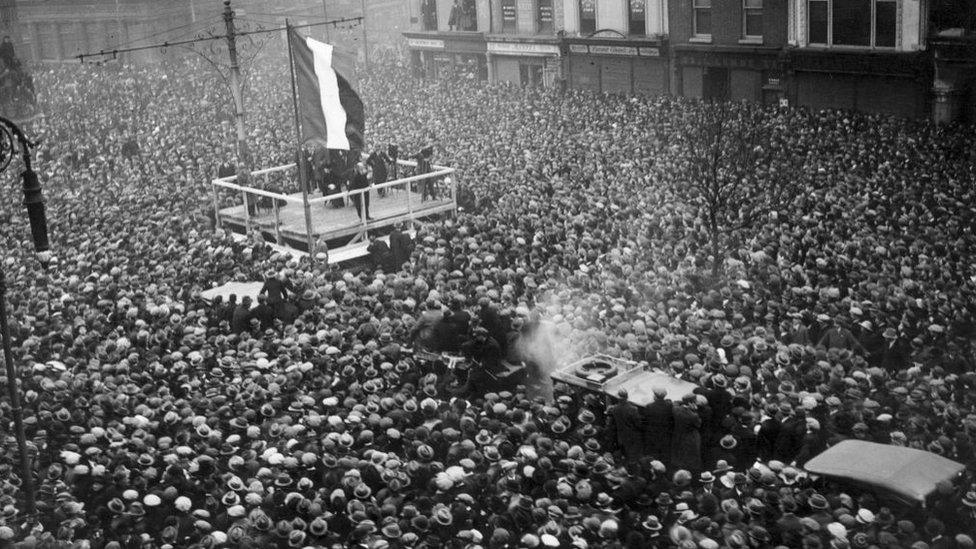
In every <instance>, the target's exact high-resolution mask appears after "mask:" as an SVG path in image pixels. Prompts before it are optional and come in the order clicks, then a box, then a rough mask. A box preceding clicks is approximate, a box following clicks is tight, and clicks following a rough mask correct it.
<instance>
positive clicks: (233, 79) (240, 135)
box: [224, 0, 251, 185]
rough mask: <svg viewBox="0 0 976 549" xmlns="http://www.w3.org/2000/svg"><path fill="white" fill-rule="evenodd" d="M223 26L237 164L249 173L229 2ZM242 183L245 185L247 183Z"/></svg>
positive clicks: (239, 68) (239, 78) (226, 5)
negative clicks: (225, 31) (232, 106)
mask: <svg viewBox="0 0 976 549" xmlns="http://www.w3.org/2000/svg"><path fill="white" fill-rule="evenodd" d="M224 26H225V27H226V28H227V53H228V55H229V56H230V88H231V89H230V93H231V96H233V98H234V120H235V122H236V124H237V156H238V162H239V164H240V166H242V167H243V168H244V171H245V172H246V173H249V172H250V167H251V162H250V153H249V152H248V150H247V132H246V131H245V130H244V91H243V90H242V89H241V67H240V64H238V62H237V37H236V33H237V31H236V29H235V28H234V10H232V9H230V0H224ZM238 171H240V167H239V168H238ZM243 183H244V184H245V185H246V184H247V181H244V182H243Z"/></svg>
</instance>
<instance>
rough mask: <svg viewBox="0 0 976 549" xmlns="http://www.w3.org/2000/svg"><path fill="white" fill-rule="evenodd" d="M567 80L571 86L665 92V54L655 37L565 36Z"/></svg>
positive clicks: (632, 91) (589, 88)
mask: <svg viewBox="0 0 976 549" xmlns="http://www.w3.org/2000/svg"><path fill="white" fill-rule="evenodd" d="M564 42H565V43H564V45H563V51H564V53H565V56H566V57H565V65H564V66H565V70H566V80H567V84H568V85H569V87H571V88H574V89H583V90H591V91H596V92H606V93H625V94H630V93H637V94H646V95H661V94H666V93H668V56H667V53H666V51H665V48H664V46H663V44H662V43H660V42H657V41H655V40H615V39H586V38H578V39H566V40H565V41H564Z"/></svg>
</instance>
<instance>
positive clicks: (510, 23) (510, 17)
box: [502, 0, 518, 34]
mask: <svg viewBox="0 0 976 549" xmlns="http://www.w3.org/2000/svg"><path fill="white" fill-rule="evenodd" d="M517 31H518V7H517V6H516V5H515V0H502V32H504V33H507V34H515V32H517Z"/></svg>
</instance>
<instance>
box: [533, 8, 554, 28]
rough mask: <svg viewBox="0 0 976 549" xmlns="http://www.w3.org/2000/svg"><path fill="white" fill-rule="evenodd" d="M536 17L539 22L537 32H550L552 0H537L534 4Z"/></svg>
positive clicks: (551, 26) (551, 25)
mask: <svg viewBox="0 0 976 549" xmlns="http://www.w3.org/2000/svg"><path fill="white" fill-rule="evenodd" d="M536 10H537V14H536V19H537V20H538V21H537V22H538V24H539V34H552V31H553V24H552V0H538V3H537V4H536Z"/></svg>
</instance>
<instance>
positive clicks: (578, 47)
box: [569, 44, 589, 53]
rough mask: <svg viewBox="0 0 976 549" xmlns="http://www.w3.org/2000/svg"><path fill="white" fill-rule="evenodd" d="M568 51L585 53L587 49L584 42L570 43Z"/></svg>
mask: <svg viewBox="0 0 976 549" xmlns="http://www.w3.org/2000/svg"><path fill="white" fill-rule="evenodd" d="M569 51H571V52H573V53H586V52H587V51H589V50H588V49H586V44H570V45H569Z"/></svg>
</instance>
